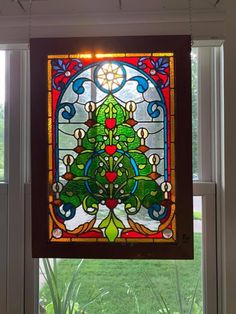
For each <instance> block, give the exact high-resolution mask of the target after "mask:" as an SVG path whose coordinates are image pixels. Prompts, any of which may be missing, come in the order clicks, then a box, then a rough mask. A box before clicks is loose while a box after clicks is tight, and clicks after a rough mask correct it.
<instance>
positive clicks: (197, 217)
mask: <svg viewBox="0 0 236 314" xmlns="http://www.w3.org/2000/svg"><path fill="white" fill-rule="evenodd" d="M193 219H194V220H202V212H200V211H194V212H193Z"/></svg>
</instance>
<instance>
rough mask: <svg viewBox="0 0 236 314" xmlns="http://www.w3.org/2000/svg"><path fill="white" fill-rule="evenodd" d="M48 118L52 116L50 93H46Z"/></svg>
mask: <svg viewBox="0 0 236 314" xmlns="http://www.w3.org/2000/svg"><path fill="white" fill-rule="evenodd" d="M48 116H49V117H51V116H52V93H51V92H49V93H48Z"/></svg>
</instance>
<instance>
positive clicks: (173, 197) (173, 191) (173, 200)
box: [170, 170, 175, 202]
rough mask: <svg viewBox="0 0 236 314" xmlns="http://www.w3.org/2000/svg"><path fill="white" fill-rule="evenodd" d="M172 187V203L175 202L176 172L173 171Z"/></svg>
mask: <svg viewBox="0 0 236 314" xmlns="http://www.w3.org/2000/svg"><path fill="white" fill-rule="evenodd" d="M170 182H171V185H172V189H171V200H172V202H175V170H171V180H170Z"/></svg>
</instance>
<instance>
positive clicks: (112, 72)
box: [97, 62, 124, 90]
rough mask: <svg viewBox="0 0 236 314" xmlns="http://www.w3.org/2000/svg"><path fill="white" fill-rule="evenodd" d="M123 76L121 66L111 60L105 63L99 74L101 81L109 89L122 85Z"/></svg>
mask: <svg viewBox="0 0 236 314" xmlns="http://www.w3.org/2000/svg"><path fill="white" fill-rule="evenodd" d="M123 77H124V75H123V73H122V72H121V69H120V67H119V66H116V65H114V64H112V63H109V62H108V63H105V64H104V65H103V66H102V67H101V69H100V70H99V71H98V74H97V78H98V81H99V83H100V84H101V85H102V86H103V87H105V88H107V89H108V90H112V89H113V88H115V87H117V86H120V84H121V82H122V79H123Z"/></svg>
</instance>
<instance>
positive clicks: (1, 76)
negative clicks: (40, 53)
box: [0, 51, 5, 181]
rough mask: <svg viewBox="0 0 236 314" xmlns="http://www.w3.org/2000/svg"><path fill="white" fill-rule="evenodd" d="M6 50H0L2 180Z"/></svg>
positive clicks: (1, 174) (1, 172) (0, 170)
mask: <svg viewBox="0 0 236 314" xmlns="http://www.w3.org/2000/svg"><path fill="white" fill-rule="evenodd" d="M4 157H5V51H0V181H3V180H4V179H5V165H4V164H5V158H4Z"/></svg>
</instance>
